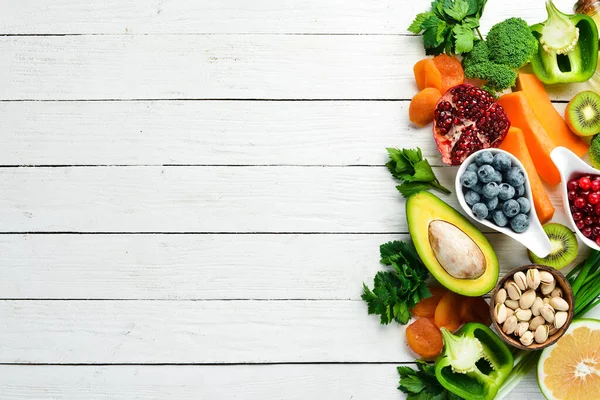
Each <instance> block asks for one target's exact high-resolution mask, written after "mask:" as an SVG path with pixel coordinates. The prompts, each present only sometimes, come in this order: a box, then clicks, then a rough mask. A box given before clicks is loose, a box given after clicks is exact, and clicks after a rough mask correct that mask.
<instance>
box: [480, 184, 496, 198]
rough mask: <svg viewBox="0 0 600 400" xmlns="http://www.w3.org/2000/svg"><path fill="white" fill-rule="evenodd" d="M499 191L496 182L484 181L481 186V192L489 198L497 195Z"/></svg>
mask: <svg viewBox="0 0 600 400" xmlns="http://www.w3.org/2000/svg"><path fill="white" fill-rule="evenodd" d="M499 192H500V187H499V186H498V184H497V183H496V182H490V183H486V184H485V186H484V187H483V191H482V192H481V193H482V194H483V196H484V197H486V198H488V199H491V198H493V197H497V196H498V193H499Z"/></svg>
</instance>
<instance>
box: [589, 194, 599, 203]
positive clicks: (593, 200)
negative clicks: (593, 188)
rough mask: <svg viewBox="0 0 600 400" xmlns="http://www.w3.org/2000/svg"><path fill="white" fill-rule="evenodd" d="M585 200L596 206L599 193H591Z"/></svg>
mask: <svg viewBox="0 0 600 400" xmlns="http://www.w3.org/2000/svg"><path fill="white" fill-rule="evenodd" d="M587 199H588V201H589V202H590V204H593V205H596V204H598V203H600V194H599V193H591V194H590V195H589V196H588V198H587Z"/></svg>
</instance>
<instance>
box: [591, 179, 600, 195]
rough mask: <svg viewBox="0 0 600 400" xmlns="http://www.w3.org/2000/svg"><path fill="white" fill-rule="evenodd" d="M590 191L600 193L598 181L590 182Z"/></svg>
mask: <svg viewBox="0 0 600 400" xmlns="http://www.w3.org/2000/svg"><path fill="white" fill-rule="evenodd" d="M590 190H591V191H592V192H599V191H600V180H596V179H594V180H593V181H592V186H591V187H590Z"/></svg>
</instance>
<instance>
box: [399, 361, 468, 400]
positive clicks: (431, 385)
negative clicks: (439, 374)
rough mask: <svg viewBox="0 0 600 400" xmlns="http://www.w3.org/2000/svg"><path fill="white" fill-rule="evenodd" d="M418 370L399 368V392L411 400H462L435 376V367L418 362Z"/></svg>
mask: <svg viewBox="0 0 600 400" xmlns="http://www.w3.org/2000/svg"><path fill="white" fill-rule="evenodd" d="M417 368H418V370H414V369H412V368H410V367H404V366H401V367H398V375H400V382H399V386H398V390H400V391H402V392H403V393H405V394H407V397H406V398H407V399H409V400H462V398H461V397H459V396H457V395H455V394H454V393H452V392H449V391H448V390H446V389H445V388H444V387H443V386H442V385H441V384H440V383H439V381H438V380H437V378H436V376H435V367H434V366H433V365H432V364H427V363H425V362H423V361H421V360H417Z"/></svg>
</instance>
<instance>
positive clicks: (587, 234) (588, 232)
mask: <svg viewBox="0 0 600 400" xmlns="http://www.w3.org/2000/svg"><path fill="white" fill-rule="evenodd" d="M581 233H583V236H585V237H586V238H589V237H590V236H592V228H591V227H590V226H585V227H583V229H582V230H581Z"/></svg>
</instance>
